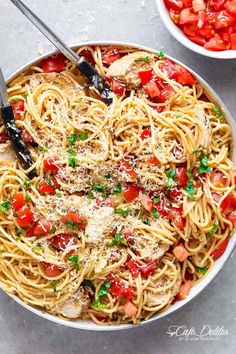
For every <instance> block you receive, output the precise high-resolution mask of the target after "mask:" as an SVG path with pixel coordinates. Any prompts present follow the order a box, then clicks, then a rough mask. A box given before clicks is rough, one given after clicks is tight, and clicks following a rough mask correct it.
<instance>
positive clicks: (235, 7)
mask: <svg viewBox="0 0 236 354" xmlns="http://www.w3.org/2000/svg"><path fill="white" fill-rule="evenodd" d="M224 6H225V8H226V10H228V11H229V12H230V13H232V14H234V15H236V1H235V0H231V1H227V2H226V3H225V4H224Z"/></svg>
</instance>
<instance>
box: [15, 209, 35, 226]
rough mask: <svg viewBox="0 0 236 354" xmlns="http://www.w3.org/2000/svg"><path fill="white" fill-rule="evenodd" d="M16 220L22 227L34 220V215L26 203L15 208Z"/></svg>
mask: <svg viewBox="0 0 236 354" xmlns="http://www.w3.org/2000/svg"><path fill="white" fill-rule="evenodd" d="M17 215H18V216H17V218H16V221H17V222H18V224H19V225H20V226H21V227H22V228H26V227H28V226H29V225H30V224H31V223H32V222H33V221H34V215H33V213H32V212H31V210H30V208H28V207H27V205H24V206H22V207H21V208H20V209H18V210H17Z"/></svg>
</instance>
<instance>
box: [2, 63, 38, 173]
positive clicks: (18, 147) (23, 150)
mask: <svg viewBox="0 0 236 354" xmlns="http://www.w3.org/2000/svg"><path fill="white" fill-rule="evenodd" d="M0 105H1V115H2V119H3V122H4V125H5V128H6V131H7V135H8V138H9V140H10V142H11V145H12V147H13V149H14V151H15V153H16V156H17V158H18V160H19V162H20V164H21V166H22V167H23V169H24V170H28V169H29V168H30V167H31V166H32V165H33V161H32V159H31V156H30V153H29V150H28V149H27V147H26V145H25V143H24V142H23V140H22V139H21V131H20V130H19V129H18V128H17V126H16V124H15V119H14V113H13V110H12V107H11V105H10V103H9V102H8V98H7V88H6V83H5V80H4V77H3V73H2V70H1V68H0ZM28 176H29V177H30V178H33V177H36V176H37V174H36V171H35V170H34V169H33V170H31V171H30V172H29V173H28Z"/></svg>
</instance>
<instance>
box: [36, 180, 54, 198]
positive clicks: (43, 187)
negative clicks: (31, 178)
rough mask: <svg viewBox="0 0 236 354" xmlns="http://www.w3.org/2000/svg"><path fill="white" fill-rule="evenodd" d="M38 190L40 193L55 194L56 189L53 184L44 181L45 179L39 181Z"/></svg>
mask: <svg viewBox="0 0 236 354" xmlns="http://www.w3.org/2000/svg"><path fill="white" fill-rule="evenodd" d="M38 189H39V192H40V194H52V195H54V194H56V190H55V188H54V186H51V185H50V184H48V183H46V182H45V181H42V182H40V183H39V187H38Z"/></svg>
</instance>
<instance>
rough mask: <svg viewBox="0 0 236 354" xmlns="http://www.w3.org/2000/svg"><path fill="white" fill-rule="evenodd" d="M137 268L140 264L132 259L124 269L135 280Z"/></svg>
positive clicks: (137, 273)
mask: <svg viewBox="0 0 236 354" xmlns="http://www.w3.org/2000/svg"><path fill="white" fill-rule="evenodd" d="M139 267H140V264H139V263H138V262H136V261H134V260H132V259H130V260H129V261H127V262H126V263H125V268H126V269H128V270H129V271H130V273H131V274H132V276H133V277H134V278H137V277H138V275H139Z"/></svg>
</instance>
